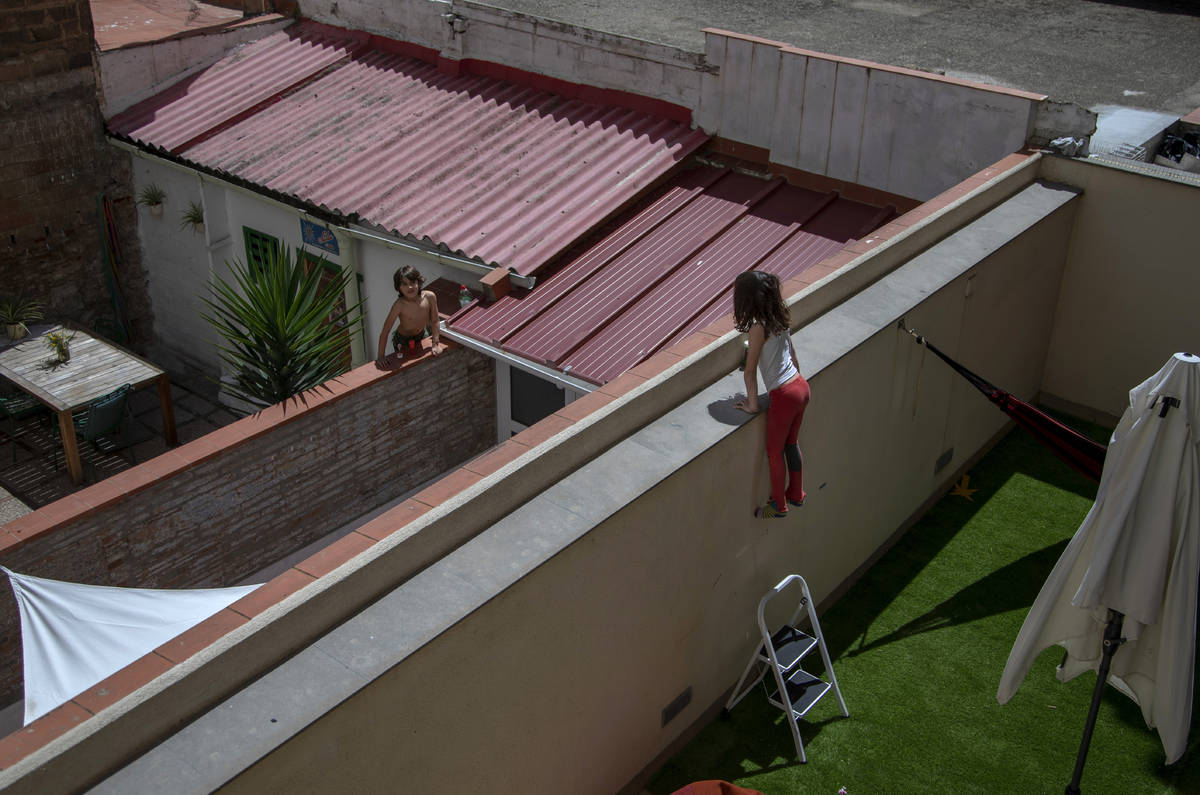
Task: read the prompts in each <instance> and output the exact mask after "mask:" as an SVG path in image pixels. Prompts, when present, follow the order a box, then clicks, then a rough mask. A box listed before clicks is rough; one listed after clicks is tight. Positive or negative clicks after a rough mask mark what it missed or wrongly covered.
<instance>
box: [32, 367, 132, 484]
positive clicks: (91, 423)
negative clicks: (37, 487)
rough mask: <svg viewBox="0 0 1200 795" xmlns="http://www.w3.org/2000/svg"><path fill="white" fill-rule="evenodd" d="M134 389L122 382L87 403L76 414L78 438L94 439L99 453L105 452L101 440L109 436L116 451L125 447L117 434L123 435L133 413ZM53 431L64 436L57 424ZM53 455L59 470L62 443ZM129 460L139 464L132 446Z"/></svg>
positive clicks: (111, 446)
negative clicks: (132, 393) (131, 403)
mask: <svg viewBox="0 0 1200 795" xmlns="http://www.w3.org/2000/svg"><path fill="white" fill-rule="evenodd" d="M131 391H132V387H130V385H129V384H122V385H121V386H119V387H117V388H116V389H114V390H113V391H112V392H109V393H108V394H107V395H101V396H100V397H98V398H96V399H95V400H93V401H92V402H91V403H89V404H88V405H87V408H85V409H83V410H82V411H80V412H78V413H76V414H75V417H74V421H75V438H76V439H77V440H78V441H79V442H81V443H82V442H91V443H92V447H94V448H95V449H96V450H97V452H105V451H103V450H101V449H100V444H99V442H100V440H101V439H108V440H109V445H110V448H111V449H112V450H120V449H122V448H123V447H125V445H123V444H122V443H120V442H117V441H113V437H120V436H122V435H123V434H122V431H123V428H124V425H125V420H126V419H127V418H128V417H129V414H130V409H129V393H130V392H131ZM50 432H51V434H52V435H53V436H54V437H55V438H56V439H57V438H58V437H59V436H60V431H59V429H58V426H57V425H54V424H52V425H51V426H50ZM126 449H128V448H126ZM53 454H54V468H55V469H58V445H55V446H54V449H53ZM129 459H130V462H131V463H135V464H136V463H137V459H136V458H135V457H134V455H133V450H132V449H129Z"/></svg>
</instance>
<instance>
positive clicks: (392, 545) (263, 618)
mask: <svg viewBox="0 0 1200 795" xmlns="http://www.w3.org/2000/svg"><path fill="white" fill-rule="evenodd" d="M1040 159H1041V155H1040V154H1037V153H1016V154H1013V155H1009V156H1008V157H1006V158H1004V159H1002V160H1000V161H998V162H997V163H995V164H993V165H992V166H989V167H988V168H985V169H983V170H981V171H979V172H978V173H977V174H975V175H973V176H972V177H969V178H968V179H967V180H964V181H963V182H962V183H959V184H958V185H956V186H954V187H953V188H951V189H949V190H947V191H945V192H943V193H942V194H940V195H939V196H936V197H934V198H933V199H930V200H929V201H927V202H925V203H924V204H922V205H920V206H919V207H917V208H915V209H913V210H911V211H909V212H908V213H906V214H904V215H903V216H900V217H899V218H897V219H895V220H893V221H892V222H890V223H888V224H886V225H885V226H883V227H881V228H880V229H878V230H876V231H875V232H873V233H872V234H870V235H868V236H867V237H865V238H863V239H861V240H858V241H856V242H854V243H853V244H851V245H850V246H847V247H846V248H844V249H843V250H842V251H841V252H839V253H837V254H835V255H833V256H831V257H829V258H827V259H826V260H824V261H822V262H821V263H818V264H817V265H814V266H813V267H811V268H809V269H808V270H807V271H805V272H804V273H802V274H800V275H799V276H798V277H795V278H793V279H790V280H788V281H787V282H785V284H784V285H783V288H784V293H785V294H786V295H790V296H791V298H790V299H789V305H790V307H791V313H792V325H793V329H797V328H800V327H802V326H804V325H806V324H808V323H810V322H812V321H813V320H815V319H816V318H817V317H818V316H820V315H821V314H823V313H825V312H827V311H829V310H830V309H832V308H834V307H835V306H837V305H838V304H840V303H842V302H843V301H845V300H847V299H848V298H850V297H851V296H852V295H854V294H856V293H858V292H859V291H861V290H862V289H863V288H864V287H866V286H868V285H869V284H872V283H874V282H875V281H877V280H878V279H880V278H881V277H883V276H884V275H886V274H887V273H890V272H891V271H892V270H895V269H896V268H897V267H899V266H900V265H901V264H903V263H904V262H905V261H907V260H908V259H910V258H911V257H912V256H914V255H915V254H917V253H918V252H919V251H922V250H924V249H926V248H928V247H929V246H932V245H933V244H935V243H936V242H937V241H939V240H940V239H942V238H943V237H946V236H947V235H948V234H951V233H953V232H954V231H955V230H956V229H957V228H958V227H960V226H962V225H963V224H965V223H967V222H968V221H970V220H972V219H974V218H975V217H978V216H979V215H982V214H983V213H984V212H986V211H988V210H989V209H991V208H992V207H994V206H996V205H998V204H1000V203H1001V202H1003V201H1004V200H1006V199H1008V198H1009V197H1011V196H1012V195H1013V194H1015V193H1017V192H1018V191H1020V190H1022V189H1023V188H1025V187H1026V186H1027V185H1029V184H1030V183H1032V182H1033V180H1034V177H1035V175H1036V172H1037V166H1038V163H1039V162H1040ZM740 337H741V335H740V334H739V333H738V332H736V331H735V330H734V328H733V318H732V316H726V317H724V318H721V319H720V320H718V321H716V322H714V323H713V324H711V325H710V326H708V327H706V328H705V329H702V330H700V331H698V332H695V333H693V334H692V335H690V336H688V337H687V338H685V339H684V340H683V341H681V342H680V343H678V344H677V345H675V346H673V347H672V348H670V349H667V350H663V351H661V352H659V353H657V354H655V355H654V356H651V357H650V358H649V359H647V360H646V361H644V362H642V363H641V364H639V365H638V366H636V367H634V368H632V369H631V370H629V371H628V372H626V373H625V374H624V375H622V376H620V377H619V378H617V379H615V380H613V381H610V382H609V383H608V384H606V385H604V386H602V387H600V388H598V389H597V390H596V391H595V392H593V393H591V394H589V395H587V396H585V397H583V398H581V399H579V400H577V401H574V402H573V403H571V404H568V405H567V406H565V407H564V408H563V409H561V410H559V411H558V412H556V413H554V414H552V415H550V416H549V417H547V418H545V419H543V420H542V421H541V422H539V423H537V424H536V425H534V426H532V427H530V428H528V429H526V430H525V431H523V432H522V433H521V434H518V435H517V436H514V437H513V438H512V439H510V440H508V441H506V442H505V443H503V444H501V445H499V446H498V447H496V448H493V449H492V450H491V451H489V452H487V453H484V454H483V455H481V456H479V457H477V458H476V459H474V460H472V461H469V462H467V463H466V464H464V465H463V466H462V467H460V468H459V469H457V470H454V471H452V472H450V473H448V474H446V475H445V476H443V477H442V478H440V479H439V480H438V481H436V482H435V483H433V484H431V485H430V486H428V487H427V488H426V489H424V490H422V491H421V492H419V493H418V494H416V495H413V497H412V498H410V499H408V500H405V501H404V502H402V503H400V504H399V505H397V506H395V507H393V508H391V509H390V510H388V511H387V512H385V513H384V514H382V515H380V516H379V517H377V518H375V519H373V520H371V521H369V522H367V523H366V524H364V525H363V526H361V527H359V528H357V529H356V530H354V531H352V532H351V533H349V534H348V535H347V536H345V537H343V538H342V539H339V540H338V541H335V542H334V543H332V544H330V545H329V546H328V547H326V548H324V549H322V550H320V551H319V552H317V553H315V554H314V555H312V556H311V557H309V558H308V559H306V560H304V561H301V562H299V563H297V564H296V565H295V566H293V567H292V568H291V569H289V570H288V571H285V572H284V573H283V574H281V575H279V576H277V577H275V578H273V579H272V580H270V581H268V582H267V583H266V584H264V585H263V586H262V587H261V588H259V589H258V590H257V591H255V593H254V594H251V595H249V596H247V597H245V598H243V599H242V600H239V601H238V602H235V603H234V604H233V605H231V606H230V607H228V608H226V609H225V610H223V611H221V612H220V613H217V614H216V615H214V616H212V617H211V618H209V619H207V620H205V621H204V622H201V623H200V624H198V625H197V626H196V627H193V628H192V629H191V630H188V631H187V632H185V633H183V634H182V635H180V636H178V637H177V638H175V639H173V640H172V641H170V642H168V643H167V644H164V646H163V647H160V648H159V649H157V650H155V652H153V653H152V654H150V655H147V656H146V657H144V658H142V659H141V660H138V661H136V662H135V663H133V664H131V665H130V666H128V667H127V668H125V669H123V670H122V671H119V672H118V673H116V674H114V675H113V676H112V677H109V679H106V680H105V681H104V682H101V683H99V684H98V685H96V686H95V687H93V688H91V689H89V691H88V692H87V693H84V694H81V695H80V696H77V697H76V698H75V699H73V700H72V701H69V702H67V703H66V704H64V705H62V706H61V707H59V708H57V709H55V710H53V711H52V712H50V713H49V714H47V715H46V716H44V717H42V718H40V719H39V720H37V721H34V722H33V723H32V724H30V725H29V726H26V727H24V728H22V729H20V730H18V731H17V732H14V733H13V734H10V735H8V736H7V737H4V738H0V767H3V768H4V770H3V772H0V787H2V786H5V785H6V782H11V781H15V780H18V779H21V778H23V777H25V776H29V775H34V776H35V778H36V777H37V775H36V774H39V773H40V774H45V775H51V776H54V775H55V773H50V772H48V771H47V770H46V769H42V768H43V767H44V766H46V765H47V764H48V763H49V761H50V760H51V759H54V758H55V757H57V756H59V755H60V754H66V753H71V754H72V756H73V757H75V758H76V761H77V762H79V764H78V765H73V766H72V768H73V772H72V774H71V775H72V777H73V778H72V780H73V781H75V782H76V785H78V783H79V782H85V781H91V780H93V779H94V778H95V777H96V776H97V775H100V774H101V773H103V772H104V771H105V769H106V768H105V765H108V764H109V763H107V762H106V761H105V759H106V756H105V754H106V752H105V751H104V750H103V749H104V748H105V746H106V745H109V746H110V745H111V740H106V739H105V735H106V733H107V731H110V730H109V728H108V727H109V726H115V727H117V728H114V729H112V731H122V732H124V734H125V735H126V737H127V739H126V743H125V744H126V745H127V746H132V750H131V751H130V752H129V753H136V752H140V751H139V748H144V747H147V746H149V745H153V744H154V743H156V742H158V741H160V740H161V738H162V736H163V735H164V734H169V733H170V732H171V731H173V730H174V729H175V728H176V727H177V726H178V724H179V723H180V722H181V721H182V720H184V719H186V717H188V716H190V715H193V714H196V713H197V712H201V711H203V710H205V709H207V708H209V707H211V706H212V705H213V704H214V703H215V702H216V701H217V700H219V699H220V698H221V697H223V696H224V695H226V694H228V693H230V692H232V691H233V690H234V689H235V688H237V687H239V686H241V685H243V684H244V683H245V682H248V681H250V680H251V679H253V678H254V677H255V676H258V675H259V674H262V673H264V672H265V671H266V670H268V669H269V668H270V667H272V665H273V663H274V661H275V660H277V659H280V657H281V655H282V656H283V657H286V656H287V655H289V654H290V653H292V652H295V651H299V650H301V649H303V648H304V647H305V646H307V645H309V644H311V643H312V642H315V640H316V639H317V638H319V637H320V636H321V635H322V634H324V633H325V632H326V631H329V630H330V629H331V628H332V627H334V626H336V625H337V624H339V623H341V622H343V621H345V620H347V619H348V618H349V617H350V616H352V615H353V614H355V613H357V612H358V611H359V609H360V607H361V605H364V604H369V603H371V602H374V601H375V600H377V599H379V598H381V597H383V596H385V595H386V594H388V593H391V592H392V591H394V590H396V589H397V587H398V585H399V584H402V583H403V582H405V581H406V580H408V579H410V578H412V577H415V576H417V574H418V573H419V572H420V571H422V570H423V569H426V568H427V567H429V566H431V565H433V564H435V563H437V562H438V561H439V560H441V559H442V558H443V557H445V555H447V554H449V553H450V552H451V551H452V550H454V549H455V548H457V547H458V546H460V545H461V544H464V543H468V542H469V541H470V540H471V539H472V538H474V537H475V536H476V535H478V534H479V533H481V532H483V531H484V530H486V529H487V528H488V527H490V526H491V525H492V524H494V517H495V516H503V515H507V514H508V513H509V512H510V511H511V510H515V509H517V508H518V507H519V506H520V505H522V504H524V503H525V502H526V501H528V500H530V499H532V498H534V497H535V496H536V495H537V494H540V493H541V492H542V491H543V490H545V489H546V488H549V487H551V486H553V485H554V484H556V483H557V482H559V481H560V480H562V479H563V477H562V473H564V472H571V471H574V470H575V469H577V468H579V467H580V466H583V465H585V464H587V463H588V462H589V461H591V460H592V459H593V458H595V457H597V456H598V455H599V454H600V453H601V452H602V451H603V450H606V449H608V448H609V447H610V446H611V445H612V444H614V443H617V442H619V441H620V440H622V439H624V438H625V437H627V436H628V435H630V434H631V433H634V432H635V431H637V429H639V428H641V427H643V426H644V425H646V424H648V423H650V422H652V421H653V420H655V419H658V418H659V417H661V416H662V414H663V410H662V409H663V407H664V406H679V405H681V404H683V403H684V402H685V401H687V400H688V399H689V398H691V397H692V396H693V395H694V394H695V393H696V386H695V385H697V384H701V385H704V386H702V387H701V389H705V388H707V387H708V386H711V385H713V384H715V383H717V382H719V381H721V380H722V379H723V378H725V377H726V376H727V375H728V374H729V373H730V372H731V371H733V370H734V369H735V368H736V367H737V365H738V362H739V361H740V357H741V353H742V345H741V341H740ZM428 342H429V341H428V340H426V341H425V344H426V351H428ZM427 355H429V354H427V353H426V354H425V355H423V356H422V357H419V358H416V359H412V360H409V361H407V362H405V363H403V364H402V365H401V366H400V367H399V368H397V369H396V370H388V371H380V370H377V369H376V368H375V366H374V364H373V363H369V364H367V365H363V366H361V367H358V368H356V369H355V370H351V371H350V372H349V373H346V374H345V375H343V376H342V377H341V379H340V383H338V384H334V385H332V386H330V385H326V386H329V389H328V390H326V389H325V388H324V387H322V388H318V389H317V390H314V391H313V392H314V393H315V394H312V395H311V398H310V399H309V400H308V402H306V403H302V404H301V405H299V406H293V407H291V413H290V415H289V413H288V408H287V407H285V406H283V405H282V404H280V405H276V406H272V407H270V408H268V409H264V410H263V412H260V413H259V414H256V415H251V416H249V417H245V418H243V419H241V420H238V421H237V422H235V423H233V424H231V425H229V426H226V427H225V428H222V429H219V430H217V431H214V432H212V433H210V434H208V435H206V436H205V437H201V438H200V439H198V440H196V441H194V442H190V443H188V444H186V445H183V446H181V447H180V448H177V449H176V450H174V451H170V452H168V453H166V454H164V456H159V457H158V458H166V459H167V460H166V461H164V462H162V463H161V464H157V465H156V464H154V461H157V460H158V459H152V460H151V461H149V462H146V463H145V464H142V465H139V466H138V467H134V468H133V469H131V470H127V471H126V473H121V475H126V474H127V473H129V472H134V470H138V469H142V472H140V473H138V474H136V475H132V476H129V477H128V480H129V483H125V481H124V480H120V479H121V475H118V476H114V478H110V479H108V480H106V481H102V482H101V483H99V484H96V486H93V487H90V488H89V489H85V490H83V491H81V492H78V493H77V494H76V495H71V497H68V498H66V499H64V500H59V501H58V502H55V503H52V504H51V505H48V506H45V507H43V508H41V509H39V510H38V511H34V512H33V513H31V514H28V515H26V516H25V517H21V518H19V519H17V520H15V521H14V522H12V523H9V525H5V526H4V528H2V529H4V530H6V532H7V531H8V528H9V527H11V526H12V525H13V524H18V523H20V526H19V527H18V528H17V530H18V532H16V533H11V535H12V536H14V538H13V539H12V540H11V541H10V540H9V539H4V540H3V541H0V551H3V550H6V549H11V548H13V547H6V546H3V543H5V542H8V543H14V544H15V543H25V542H26V540H27V538H28V537H29V534H31V533H32V532H34V530H36V532H37V533H38V534H41V533H46V532H51V531H52V530H53V528H54V527H55V526H56V525H57V524H59V523H62V522H66V521H70V520H72V519H75V518H79V517H80V516H82V515H86V514H87V513H90V512H92V511H94V510H98V508H99V507H100V506H101V505H105V506H110V505H112V504H114V503H117V502H119V501H120V500H121V499H122V498H123V495H122V493H121V492H118V491H116V489H117V488H120V487H122V486H132V487H136V490H139V491H140V490H143V489H145V488H148V487H149V486H150V485H152V484H153V483H154V482H156V481H157V480H158V479H161V478H166V477H171V476H172V475H174V474H177V473H178V472H181V471H183V470H185V469H187V468H189V467H191V466H194V465H195V464H196V463H198V462H199V461H203V460H207V459H208V458H210V457H212V456H215V455H219V454H220V453H221V452H222V451H223V450H225V449H228V448H231V447H236V446H239V445H241V444H243V443H245V442H246V441H248V440H249V439H252V438H256V437H258V436H260V435H262V434H265V433H268V432H270V430H272V429H273V428H275V427H278V426H279V425H281V424H283V423H285V422H290V421H293V420H295V419H296V418H297V417H298V416H301V415H302V414H304V413H307V412H308V411H314V410H317V409H319V408H321V407H323V406H326V405H332V404H333V403H336V401H337V400H338V399H340V398H342V397H344V396H345V395H347V394H349V393H350V392H351V391H353V390H355V389H357V388H359V387H362V386H366V385H369V384H373V383H375V382H377V381H379V380H381V379H383V378H388V377H391V376H393V375H395V374H396V373H397V372H400V371H402V370H404V369H407V367H410V366H416V365H417V364H419V363H420V362H421V361H423V360H424V358H426V356H427ZM308 394H310V393H306V395H308ZM248 421H250V422H248ZM235 426H241V427H235ZM230 429H233V430H230ZM210 437H213V438H210ZM184 448H190V449H188V450H185V449H184ZM181 451H183V453H184V454H181ZM143 468H144V469H143ZM114 480H117V481H118V483H116V484H114V486H113V487H112V489H102V490H100V491H98V492H96V493H95V496H92V497H86V498H81V499H75V498H76V497H77V496H78V495H80V494H84V493H85V492H92V491H93V489H98V488H99V487H103V486H104V484H106V483H110V482H112V481H114ZM130 493H132V492H130ZM484 495H487V496H488V497H489V499H486V500H475V498H476V497H481V496H484ZM93 503H95V504H93ZM485 504H486V505H487V506H488V510H485V509H484V508H483V507H482V506H483V505H485ZM37 514H42V515H41V516H35V515H37ZM422 531H430V532H422ZM22 532H24V533H25V537H23V538H22V537H21V534H22ZM355 575H358V576H355ZM318 596H321V597H323V598H321V599H316V598H315V597H318ZM164 665H165V666H166V667H165V668H164ZM181 692H183V693H184V695H182V696H180V695H179V694H180V693H181ZM180 702H182V704H183V707H182V709H183V711H185V712H187V715H186V716H178V715H176V716H172V715H171V714H166V712H167V711H166V710H164V709H163V708H162V705H165V704H166V703H172V704H178V703H180ZM175 710H176V711H178V710H179V707H175ZM109 753H110V752H109ZM75 768H77V769H75ZM57 775H62V773H61V771H59V772H58V774H57Z"/></svg>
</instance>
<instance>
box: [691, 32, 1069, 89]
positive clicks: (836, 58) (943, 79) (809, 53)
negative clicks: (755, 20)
mask: <svg viewBox="0 0 1200 795" xmlns="http://www.w3.org/2000/svg"><path fill="white" fill-rule="evenodd" d="M703 32H704V33H711V34H713V35H714V36H724V37H726V38H729V39H739V40H741V41H748V42H753V43H755V44H766V45H769V46H772V47H777V48H778V49H779V50H780V51H782V52H786V53H788V54H791V55H803V56H806V57H808V58H819V59H820V60H823V61H832V62H834V63H844V64H846V65H848V66H862V67H864V68H866V69H872V70H874V71H877V72H890V73H892V74H897V75H906V76H908V77H919V78H922V79H924V80H936V81H937V82H939V83H947V84H949V85H955V86H965V87H967V88H977V89H979V90H981V91H989V92H991V93H993V94H1006V95H1008V96H1010V97H1018V98H1020V99H1028V100H1030V101H1033V102H1042V101H1043V100H1045V99H1047V98H1048V96H1049V95H1048V94H1038V93H1035V92H1033V91H1023V90H1021V89H1019V88H1005V87H1004V86H994V85H990V84H988V83H978V82H976V81H974V80H962V79H960V78H957V77H947V76H946V75H939V74H937V73H935V72H922V71H921V70H919V69H907V68H905V67H903V66H891V65H889V64H882V63H876V62H874V61H864V60H861V59H859V58H847V57H846V56H843V55H831V54H830V53H826V52H817V51H816V50H805V49H802V48H800V47H793V46H792V45H790V44H785V43H783V42H781V41H772V40H771V39H764V38H761V37H759V36H750V35H747V34H745V33H734V32H733V31H729V30H722V29H720V28H704V29H703Z"/></svg>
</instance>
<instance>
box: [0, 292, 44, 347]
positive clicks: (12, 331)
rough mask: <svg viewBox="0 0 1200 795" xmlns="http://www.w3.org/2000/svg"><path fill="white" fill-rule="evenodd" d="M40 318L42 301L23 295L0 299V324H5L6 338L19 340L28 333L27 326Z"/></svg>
mask: <svg viewBox="0 0 1200 795" xmlns="http://www.w3.org/2000/svg"><path fill="white" fill-rule="evenodd" d="M41 319H42V303H41V302H40V301H35V300H34V299H32V298H26V297H24V296H20V295H17V296H10V297H7V298H3V299H0V324H3V325H4V326H5V330H6V331H7V332H8V338H9V339H12V340H19V339H21V338H22V337H24V336H25V335H26V334H28V333H29V326H28V325H27V324H29V323H32V322H33V321H35V320H41Z"/></svg>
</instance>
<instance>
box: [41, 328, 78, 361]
mask: <svg viewBox="0 0 1200 795" xmlns="http://www.w3.org/2000/svg"><path fill="white" fill-rule="evenodd" d="M73 339H75V332H73V331H66V330H65V329H59V330H58V331H51V332H50V333H49V334H47V335H46V347H47V348H49V349H50V350H51V351H53V352H54V356H55V358H57V359H58V361H59V362H60V363H66V362H69V361H71V340H73Z"/></svg>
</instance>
